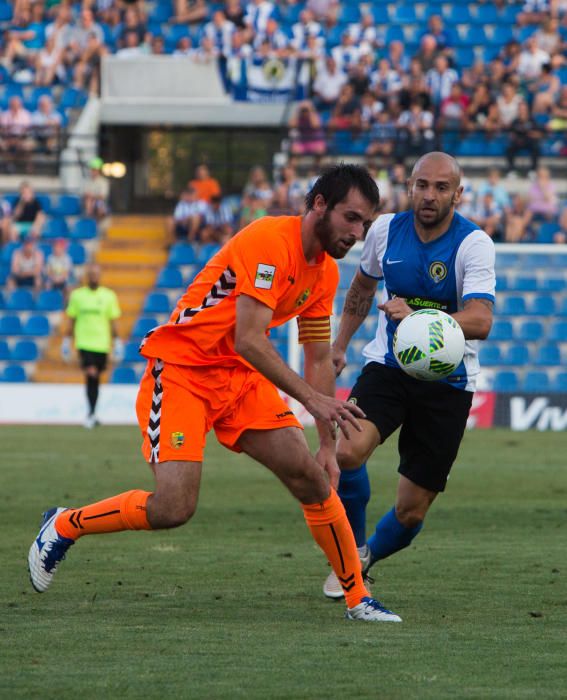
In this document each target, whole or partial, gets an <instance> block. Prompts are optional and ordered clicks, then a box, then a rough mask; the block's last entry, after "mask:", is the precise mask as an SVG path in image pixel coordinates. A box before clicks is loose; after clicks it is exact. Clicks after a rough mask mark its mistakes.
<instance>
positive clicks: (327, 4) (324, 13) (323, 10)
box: [306, 0, 339, 22]
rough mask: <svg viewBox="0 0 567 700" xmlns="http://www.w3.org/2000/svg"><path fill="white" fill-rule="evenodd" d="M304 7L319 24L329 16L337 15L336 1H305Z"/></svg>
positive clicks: (337, 3) (337, 4)
mask: <svg viewBox="0 0 567 700" xmlns="http://www.w3.org/2000/svg"><path fill="white" fill-rule="evenodd" d="M306 7H307V8H309V9H310V10H311V12H313V15H314V16H315V19H316V20H317V21H318V22H321V21H322V20H324V19H325V18H327V17H328V16H329V15H330V14H333V13H335V14H336V13H337V9H338V8H339V2H338V0H307V2H306Z"/></svg>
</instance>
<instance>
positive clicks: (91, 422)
mask: <svg viewBox="0 0 567 700" xmlns="http://www.w3.org/2000/svg"><path fill="white" fill-rule="evenodd" d="M83 425H84V427H85V428H87V429H88V430H92V429H93V428H94V427H95V426H96V425H98V421H97V419H96V416H95V414H94V413H89V415H88V416H87V417H86V418H85V421H84V423H83Z"/></svg>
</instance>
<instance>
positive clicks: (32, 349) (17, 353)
mask: <svg viewBox="0 0 567 700" xmlns="http://www.w3.org/2000/svg"><path fill="white" fill-rule="evenodd" d="M38 357H39V350H38V347H37V345H36V344H35V343H34V341H33V340H18V342H17V343H16V344H15V345H14V348H13V349H12V354H11V359H12V360H15V361H16V362H35V361H36V360H37V358H38Z"/></svg>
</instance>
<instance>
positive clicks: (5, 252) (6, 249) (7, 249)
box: [0, 242, 20, 265]
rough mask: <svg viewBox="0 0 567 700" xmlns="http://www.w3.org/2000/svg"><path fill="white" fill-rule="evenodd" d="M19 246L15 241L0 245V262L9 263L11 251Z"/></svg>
mask: <svg viewBox="0 0 567 700" xmlns="http://www.w3.org/2000/svg"><path fill="white" fill-rule="evenodd" d="M19 247H20V244H19V243H15V242H10V243H6V245H4V246H2V249H1V250H0V255H1V256H2V258H1V259H2V262H3V263H6V264H8V265H10V262H11V260H12V253H13V252H14V251H15V250H16V248H19Z"/></svg>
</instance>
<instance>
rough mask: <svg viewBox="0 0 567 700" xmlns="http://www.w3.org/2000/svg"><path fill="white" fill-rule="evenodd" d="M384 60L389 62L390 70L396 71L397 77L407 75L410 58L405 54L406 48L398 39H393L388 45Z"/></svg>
mask: <svg viewBox="0 0 567 700" xmlns="http://www.w3.org/2000/svg"><path fill="white" fill-rule="evenodd" d="M386 58H387V59H388V61H390V66H391V67H392V70H395V71H398V73H399V75H403V74H404V73H407V72H408V71H409V69H410V58H409V56H408V55H407V53H406V47H405V45H404V43H403V42H402V41H400V40H399V39H394V41H391V42H390V43H389V45H388V52H387V54H386Z"/></svg>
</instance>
